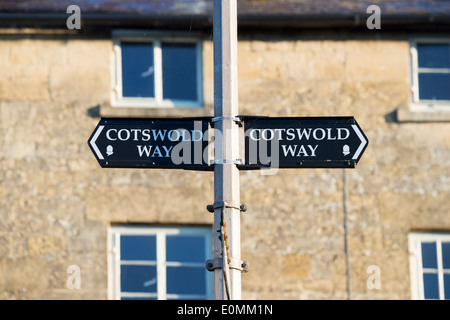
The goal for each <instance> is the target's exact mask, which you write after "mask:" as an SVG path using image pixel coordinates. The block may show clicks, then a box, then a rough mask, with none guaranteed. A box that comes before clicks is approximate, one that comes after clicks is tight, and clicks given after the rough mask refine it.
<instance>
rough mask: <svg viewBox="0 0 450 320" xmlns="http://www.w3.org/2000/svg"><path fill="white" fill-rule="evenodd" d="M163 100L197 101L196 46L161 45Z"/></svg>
mask: <svg viewBox="0 0 450 320" xmlns="http://www.w3.org/2000/svg"><path fill="white" fill-rule="evenodd" d="M161 51H162V70H163V71H162V72H163V98H164V99H175V100H190V101H197V46H196V44H193V43H188V44H186V43H162V45H161Z"/></svg>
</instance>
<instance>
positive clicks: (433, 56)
mask: <svg viewBox="0 0 450 320" xmlns="http://www.w3.org/2000/svg"><path fill="white" fill-rule="evenodd" d="M417 53H418V58H419V68H450V46H449V44H447V43H443V44H418V45H417Z"/></svg>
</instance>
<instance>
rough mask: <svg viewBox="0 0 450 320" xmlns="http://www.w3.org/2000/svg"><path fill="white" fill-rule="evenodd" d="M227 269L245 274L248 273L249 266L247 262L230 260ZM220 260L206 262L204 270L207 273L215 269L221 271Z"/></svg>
mask: <svg viewBox="0 0 450 320" xmlns="http://www.w3.org/2000/svg"><path fill="white" fill-rule="evenodd" d="M229 260H230V263H229V268H230V269H236V270H239V271H241V272H244V273H247V272H249V271H250V265H249V263H248V262H247V261H242V260H237V259H234V258H230V259H229ZM222 267H223V266H222V258H220V259H218V258H216V259H210V260H206V269H207V270H208V271H214V270H215V269H222Z"/></svg>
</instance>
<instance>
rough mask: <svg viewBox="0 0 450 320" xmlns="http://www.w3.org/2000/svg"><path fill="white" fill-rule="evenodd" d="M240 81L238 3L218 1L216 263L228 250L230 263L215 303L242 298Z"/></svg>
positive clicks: (218, 278) (217, 276) (219, 275)
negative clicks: (238, 68)
mask: <svg viewBox="0 0 450 320" xmlns="http://www.w3.org/2000/svg"><path fill="white" fill-rule="evenodd" d="M237 77H238V76H237V4H236V0H214V118H215V122H214V127H215V129H216V130H215V132H216V133H217V135H216V136H215V140H214V146H215V157H214V158H215V167H214V261H220V260H222V259H223V258H224V257H223V256H222V251H223V250H222V248H223V247H225V248H224V249H225V250H224V251H225V252H224V254H226V256H225V258H226V259H223V260H224V263H225V265H223V263H222V268H216V269H214V299H215V300H225V299H231V300H240V299H241V270H239V267H240V264H241V241H240V210H239V206H240V202H239V201H240V200H239V170H238V168H237V167H236V161H237V159H238V158H239V127H238V125H237V124H236V122H235V121H234V120H233V118H234V117H236V115H238V79H237ZM220 136H221V137H220ZM220 138H221V139H220ZM222 222H224V223H222ZM220 230H222V232H223V233H225V234H224V236H222V237H220V232H217V231H220ZM225 240H226V242H225V243H224V242H222V241H225ZM224 244H226V245H227V246H224Z"/></svg>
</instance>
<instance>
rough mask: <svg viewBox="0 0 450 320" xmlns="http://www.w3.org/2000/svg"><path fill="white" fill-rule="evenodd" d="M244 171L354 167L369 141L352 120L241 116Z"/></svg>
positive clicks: (242, 166) (350, 118)
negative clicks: (243, 140)
mask: <svg viewBox="0 0 450 320" xmlns="http://www.w3.org/2000/svg"><path fill="white" fill-rule="evenodd" d="M242 119H243V120H244V130H245V163H244V164H243V165H240V169H241V170H243V169H244V170H245V169H252V168H261V167H270V168H355V166H356V164H357V163H358V161H359V159H360V158H361V155H362V154H363V152H364V150H365V149H366V147H367V144H368V140H367V138H366V136H365V135H364V133H363V132H362V130H361V128H360V127H359V125H358V123H357V122H356V120H355V119H354V118H353V117H298V118H296V117H277V118H271V117H242Z"/></svg>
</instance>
